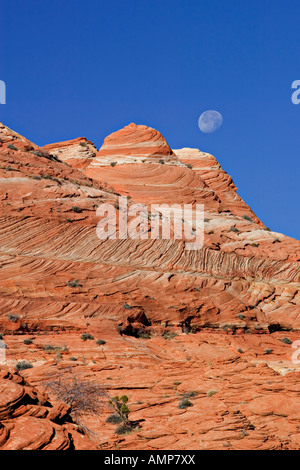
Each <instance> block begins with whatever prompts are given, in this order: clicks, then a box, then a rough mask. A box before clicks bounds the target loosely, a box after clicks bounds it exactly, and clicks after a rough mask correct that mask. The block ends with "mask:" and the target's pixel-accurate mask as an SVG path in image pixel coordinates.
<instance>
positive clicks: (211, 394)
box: [206, 390, 218, 397]
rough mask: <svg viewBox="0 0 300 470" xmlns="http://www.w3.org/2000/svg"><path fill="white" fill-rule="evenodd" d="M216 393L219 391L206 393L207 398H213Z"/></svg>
mask: <svg viewBox="0 0 300 470" xmlns="http://www.w3.org/2000/svg"><path fill="white" fill-rule="evenodd" d="M216 393H218V392H217V390H208V392H207V393H206V396H207V397H212V396H213V395H215V394H216Z"/></svg>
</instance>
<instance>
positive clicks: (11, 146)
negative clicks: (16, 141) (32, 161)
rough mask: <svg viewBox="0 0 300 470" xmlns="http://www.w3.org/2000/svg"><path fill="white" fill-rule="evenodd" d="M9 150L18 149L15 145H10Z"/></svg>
mask: <svg viewBox="0 0 300 470" xmlns="http://www.w3.org/2000/svg"><path fill="white" fill-rule="evenodd" d="M7 148H9V149H10V150H18V149H17V147H16V146H15V145H13V144H8V146H7Z"/></svg>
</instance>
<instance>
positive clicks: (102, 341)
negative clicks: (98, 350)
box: [96, 339, 106, 346]
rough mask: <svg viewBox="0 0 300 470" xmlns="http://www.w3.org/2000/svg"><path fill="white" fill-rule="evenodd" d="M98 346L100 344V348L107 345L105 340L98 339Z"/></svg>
mask: <svg viewBox="0 0 300 470" xmlns="http://www.w3.org/2000/svg"><path fill="white" fill-rule="evenodd" d="M96 344H98V346H102V345H103V344H106V341H104V339H97V341H96Z"/></svg>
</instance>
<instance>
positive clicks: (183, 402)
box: [178, 398, 194, 410]
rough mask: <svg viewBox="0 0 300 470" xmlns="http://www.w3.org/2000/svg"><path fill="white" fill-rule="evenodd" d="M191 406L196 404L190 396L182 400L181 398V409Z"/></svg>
mask: <svg viewBox="0 0 300 470" xmlns="http://www.w3.org/2000/svg"><path fill="white" fill-rule="evenodd" d="M190 406H194V405H193V403H192V402H191V401H190V400H189V399H188V398H183V399H182V400H180V402H179V405H178V408H179V409H181V410H185V409H186V408H189V407H190Z"/></svg>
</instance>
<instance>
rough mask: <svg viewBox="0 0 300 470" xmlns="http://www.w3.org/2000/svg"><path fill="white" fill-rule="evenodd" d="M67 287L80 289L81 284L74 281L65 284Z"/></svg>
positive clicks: (76, 280)
mask: <svg viewBox="0 0 300 470" xmlns="http://www.w3.org/2000/svg"><path fill="white" fill-rule="evenodd" d="M67 286H69V287H82V284H80V283H79V281H78V279H74V281H69V282H67Z"/></svg>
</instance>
